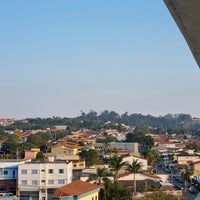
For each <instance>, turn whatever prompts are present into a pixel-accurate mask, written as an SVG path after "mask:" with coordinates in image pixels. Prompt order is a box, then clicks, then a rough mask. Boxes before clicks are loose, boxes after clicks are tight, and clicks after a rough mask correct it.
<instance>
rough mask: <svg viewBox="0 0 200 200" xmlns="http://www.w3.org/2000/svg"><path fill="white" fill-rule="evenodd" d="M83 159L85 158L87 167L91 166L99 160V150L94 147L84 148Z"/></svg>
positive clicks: (81, 154)
mask: <svg viewBox="0 0 200 200" xmlns="http://www.w3.org/2000/svg"><path fill="white" fill-rule="evenodd" d="M80 156H81V158H82V159H85V163H86V167H91V166H92V165H94V164H96V163H97V162H98V158H99V155H98V152H97V151H96V150H94V149H89V150H86V149H83V150H82V151H81V153H80Z"/></svg>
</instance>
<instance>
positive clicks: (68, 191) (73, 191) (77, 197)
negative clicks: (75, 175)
mask: <svg viewBox="0 0 200 200" xmlns="http://www.w3.org/2000/svg"><path fill="white" fill-rule="evenodd" d="M100 188H101V186H99V185H95V184H91V183H88V182H84V181H80V180H77V181H74V182H72V183H70V184H68V185H65V186H63V187H60V188H58V189H57V190H56V191H55V192H54V195H53V200H99V191H100Z"/></svg>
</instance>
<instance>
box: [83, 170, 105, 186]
mask: <svg viewBox="0 0 200 200" xmlns="http://www.w3.org/2000/svg"><path fill="white" fill-rule="evenodd" d="M108 175H109V173H108V170H107V169H106V168H97V173H96V174H90V175H89V178H88V180H87V181H88V182H90V181H97V184H98V185H101V181H102V179H103V178H104V177H106V176H108Z"/></svg>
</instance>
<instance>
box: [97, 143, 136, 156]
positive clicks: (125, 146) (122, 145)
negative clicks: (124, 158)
mask: <svg viewBox="0 0 200 200" xmlns="http://www.w3.org/2000/svg"><path fill="white" fill-rule="evenodd" d="M104 146H105V144H104V143H95V144H94V147H95V149H98V150H100V149H102V148H103V147H104ZM108 146H109V148H112V149H122V150H127V151H129V152H130V153H136V154H137V153H139V144H138V143H137V142H110V143H108Z"/></svg>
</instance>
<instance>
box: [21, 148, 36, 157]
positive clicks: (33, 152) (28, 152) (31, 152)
mask: <svg viewBox="0 0 200 200" xmlns="http://www.w3.org/2000/svg"><path fill="white" fill-rule="evenodd" d="M38 152H40V149H39V148H34V149H31V150H25V153H24V159H35V158H36V155H37V153H38Z"/></svg>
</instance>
